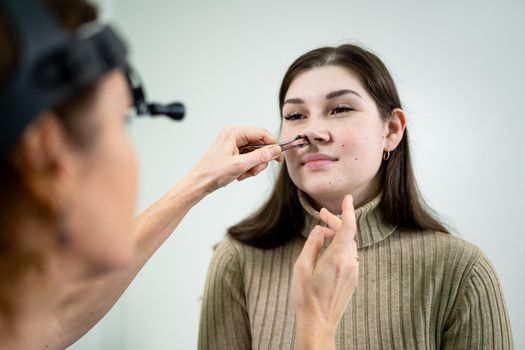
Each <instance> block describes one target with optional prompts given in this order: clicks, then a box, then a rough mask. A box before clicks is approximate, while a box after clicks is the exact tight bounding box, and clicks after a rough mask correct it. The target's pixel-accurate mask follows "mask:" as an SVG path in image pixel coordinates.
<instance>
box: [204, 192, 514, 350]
mask: <svg viewBox="0 0 525 350" xmlns="http://www.w3.org/2000/svg"><path fill="white" fill-rule="evenodd" d="M300 199H301V203H302V205H303V207H304V209H305V211H306V213H307V214H306V217H307V218H306V227H305V230H304V231H303V232H302V235H300V236H297V237H295V238H294V239H292V240H291V241H290V242H288V243H286V244H285V245H283V246H281V247H278V248H276V249H272V250H263V249H258V248H254V247H251V246H248V245H245V244H242V243H240V242H237V241H235V240H233V239H232V238H230V237H226V238H225V239H224V240H223V241H222V242H221V243H220V245H219V246H218V247H217V249H216V251H215V254H214V256H213V259H212V261H211V264H210V268H209V272H208V277H207V282H206V287H205V292H204V298H203V305H202V313H201V324H200V332H199V349H250V348H251V349H293V346H294V341H295V339H294V337H295V318H294V311H293V308H292V304H291V302H290V297H289V292H290V281H291V277H292V271H293V266H294V263H295V260H296V259H297V257H298V256H299V253H300V251H301V249H302V247H303V244H304V242H305V239H306V237H307V236H308V234H309V232H310V231H311V229H312V228H313V227H314V226H315V225H316V224H320V223H321V222H320V220H319V213H318V212H317V211H316V210H314V209H313V208H312V207H311V206H310V205H309V204H308V202H307V200H305V198H304V196H303V195H300ZM380 200H381V199H380V196H378V197H376V198H375V199H374V200H372V201H370V202H369V203H367V204H366V205H364V206H362V207H360V208H359V209H357V210H356V218H357V227H358V230H357V234H356V241H357V246H358V252H359V262H360V265H359V282H358V286H357V289H356V291H355V293H354V295H353V296H352V299H351V301H350V303H349V305H348V308H347V310H346V311H345V314H344V316H343V318H342V320H341V323H340V325H339V328H338V331H337V334H336V344H337V348H338V349H491V350H492V349H512V348H513V345H512V335H511V328H510V323H509V318H508V313H507V310H506V306H505V301H504V299H503V294H502V291H501V288H500V285H499V282H498V278H497V276H496V272H495V270H494V267H493V266H492V265H491V264H490V262H489V261H488V259H487V257H486V256H485V255H483V253H482V252H481V251H480V250H479V248H477V247H476V246H474V245H473V244H471V243H468V242H466V241H464V240H462V239H460V238H458V237H455V236H452V235H449V234H444V233H439V232H428V231H426V232H421V231H409V230H405V229H400V228H398V227H396V226H393V225H389V224H386V223H384V222H383V220H382V214H381V211H380V210H379V207H378V204H379V202H380ZM327 288H330V286H327Z"/></svg>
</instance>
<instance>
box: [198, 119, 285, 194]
mask: <svg viewBox="0 0 525 350" xmlns="http://www.w3.org/2000/svg"><path fill="white" fill-rule="evenodd" d="M252 143H265V144H270V145H271V146H266V147H263V148H260V149H257V150H255V151H252V152H250V153H245V154H240V152H239V148H241V147H242V146H245V145H248V144H252ZM272 160H278V161H280V160H281V147H279V146H278V145H277V140H276V139H275V138H274V137H273V136H272V135H271V134H270V133H269V132H268V131H266V130H265V129H261V128H250V127H226V128H224V129H223V130H222V131H221V133H220V134H219V136H218V137H217V138H216V139H215V141H214V142H213V144H212V145H211V147H210V148H209V150H208V152H207V153H206V154H205V155H204V156H203V157H202V159H201V160H200V161H199V163H198V164H197V166H196V167H195V168H194V169H193V171H192V172H193V173H198V174H199V175H200V176H204V177H205V178H206V179H207V181H208V183H209V186H208V189H207V192H208V193H209V192H213V191H215V190H216V189H219V188H221V187H224V186H226V185H227V184H229V183H230V182H232V181H233V180H239V181H242V180H244V179H246V178H248V177H251V176H255V175H257V174H258V173H260V172H261V171H263V170H264V169H265V168H266V167H267V166H268V163H269V162H270V161H272Z"/></svg>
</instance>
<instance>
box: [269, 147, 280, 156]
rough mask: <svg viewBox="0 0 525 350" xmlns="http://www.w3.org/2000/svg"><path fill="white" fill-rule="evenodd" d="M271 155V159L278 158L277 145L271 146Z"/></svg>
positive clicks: (278, 148)
mask: <svg viewBox="0 0 525 350" xmlns="http://www.w3.org/2000/svg"><path fill="white" fill-rule="evenodd" d="M270 152H271V154H272V157H274V158H275V157H278V156H279V155H281V146H279V145H275V146H272V149H271V150H270Z"/></svg>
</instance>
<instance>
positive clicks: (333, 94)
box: [326, 89, 362, 100]
mask: <svg viewBox="0 0 525 350" xmlns="http://www.w3.org/2000/svg"><path fill="white" fill-rule="evenodd" d="M347 94H352V95H356V96H358V97H359V98H361V99H362V97H361V95H359V94H358V93H357V92H355V91H354V90H350V89H344V90H337V91H332V92H331V93H329V94H328V95H326V99H327V100H330V99H332V98H336V97H339V96H342V95H347Z"/></svg>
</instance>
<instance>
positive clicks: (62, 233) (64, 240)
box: [57, 209, 71, 247]
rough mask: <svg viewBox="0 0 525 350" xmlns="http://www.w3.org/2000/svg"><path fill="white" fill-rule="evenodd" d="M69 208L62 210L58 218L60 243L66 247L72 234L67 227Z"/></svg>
mask: <svg viewBox="0 0 525 350" xmlns="http://www.w3.org/2000/svg"><path fill="white" fill-rule="evenodd" d="M67 221H68V220H67V209H66V210H62V211H61V213H60V217H59V219H58V236H57V239H58V244H60V245H61V246H63V247H65V246H68V245H69V243H70V241H71V236H70V233H69V230H68V228H67V224H66V223H67Z"/></svg>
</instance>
